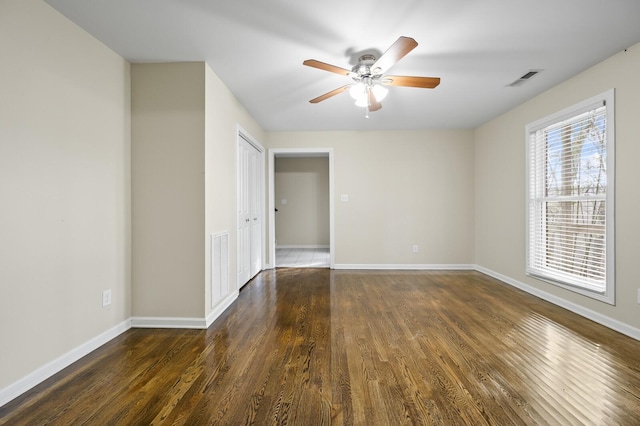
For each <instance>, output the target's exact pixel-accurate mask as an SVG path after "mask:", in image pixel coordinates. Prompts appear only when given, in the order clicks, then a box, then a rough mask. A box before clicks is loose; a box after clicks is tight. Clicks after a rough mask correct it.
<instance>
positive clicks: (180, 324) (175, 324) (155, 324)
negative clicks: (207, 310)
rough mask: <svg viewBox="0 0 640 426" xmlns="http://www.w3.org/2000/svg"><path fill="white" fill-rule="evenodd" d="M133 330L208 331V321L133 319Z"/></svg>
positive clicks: (194, 319) (202, 319) (181, 318)
mask: <svg viewBox="0 0 640 426" xmlns="http://www.w3.org/2000/svg"><path fill="white" fill-rule="evenodd" d="M131 328H190V329H206V328H207V320H206V318H188V317H131Z"/></svg>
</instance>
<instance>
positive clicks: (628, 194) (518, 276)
mask: <svg viewBox="0 0 640 426" xmlns="http://www.w3.org/2000/svg"><path fill="white" fill-rule="evenodd" d="M639 70H640V45H635V46H633V47H631V48H629V49H628V51H627V52H621V53H619V54H617V55H615V56H613V57H611V58H610V59H608V60H606V61H604V62H602V63H600V64H598V65H596V66H594V67H593V68H591V69H589V70H587V71H585V72H583V73H581V74H579V75H577V76H575V77H574V78H572V79H570V80H568V81H566V82H565V83H563V84H561V85H559V86H557V87H555V88H553V89H552V90H549V91H548V92H546V93H544V94H542V95H540V96H538V97H536V98H534V99H533V100H531V101H529V102H527V103H525V104H523V105H521V106H519V107H517V108H515V109H513V110H511V111H509V112H508V113H506V114H504V115H502V116H501V117H498V118H496V119H495V120H493V121H491V122H489V123H487V124H485V125H483V126H481V127H480V128H478V129H477V130H476V132H475V140H476V161H475V168H476V227H475V232H476V246H475V252H476V260H477V264H478V265H480V266H482V267H485V268H488V269H489V270H491V271H495V272H497V273H499V274H502V275H504V276H507V277H509V278H511V279H514V280H517V281H520V282H522V283H525V284H526V285H529V286H532V287H534V288H535V289H538V290H540V291H544V292H546V293H549V294H551V295H553V296H555V297H559V298H562V299H564V300H567V301H569V302H571V303H573V304H575V305H579V306H581V307H583V308H586V309H588V310H590V311H593V312H595V313H597V314H600V315H605V316H607V317H610V318H612V319H614V320H617V321H621V322H622V323H625V324H628V325H631V326H633V327H635V328H636V329H638V328H640V315H639V314H640V305H638V304H637V303H636V299H637V289H638V288H639V287H640V284H639V282H638V278H637V276H638V275H637V269H636V265H637V262H638V254H639V253H640V222H638V220H637V217H638V211H640V196H639V193H638V189H637V188H638V186H637V182H638V171H637V166H636V164H635V163H636V162H637V159H638V158H640V143H638V134H639V133H640V121H639V120H638V117H640V101H639V100H640V81H639V80H638V77H637V75H638V71H639ZM611 88H615V90H616V105H615V113H616V128H615V132H616V145H615V149H616V206H615V209H616V263H617V266H616V306H610V305H608V304H606V303H603V302H598V301H596V300H593V299H590V298H588V297H585V296H581V295H578V294H576V293H573V292H570V291H567V290H564V289H561V288H558V287H555V286H553V285H550V284H547V283H545V282H543V281H539V280H535V279H532V278H529V277H526V276H525V274H524V271H525V193H524V188H525V182H524V179H525V137H524V128H525V125H526V124H527V123H528V122H531V121H534V120H537V119H539V118H542V117H544V116H546V115H548V114H551V113H554V112H556V111H559V110H561V109H563V108H565V107H568V106H571V105H573V104H575V103H578V102H580V101H582V100H585V99H587V98H589V97H591V96H594V95H597V94H599V93H602V92H604V91H606V90H609V89H611Z"/></svg>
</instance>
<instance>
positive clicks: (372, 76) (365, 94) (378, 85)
mask: <svg viewBox="0 0 640 426" xmlns="http://www.w3.org/2000/svg"><path fill="white" fill-rule="evenodd" d="M417 45H418V43H417V42H416V41H415V40H414V39H412V38H411V37H399V38H398V40H396V41H395V43H393V44H392V45H391V47H389V49H387V51H386V52H384V53H383V54H382V56H381V57H380V58H376V57H375V56H374V55H362V56H360V58H359V59H358V63H357V64H356V65H355V66H354V67H353V68H352V69H351V71H349V70H348V69H345V68H340V67H337V66H335V65H331V64H327V63H324V62H320V61H316V60H315V59H307V60H306V61H304V62H303V63H302V64H303V65H306V66H309V67H313V68H318V69H321V70H324V71H329V72H333V73H336V74H340V75H344V76H347V77H351V78H352V79H353V80H354V81H355V83H352V84H347V85H345V86H342V87H339V88H337V89H335V90H332V91H330V92H327V93H325V94H324V95H320V96H318V97H317V98H313V99H311V100H310V101H309V102H311V103H312V104H316V103H318V102H322V101H324V100H325V99H329V98H330V97H332V96H335V95H338V94H340V93H342V92H346V91H347V90H348V91H349V93H350V95H351V96H352V97H353V98H354V99H355V100H356V105H357V106H360V107H365V108H366V110H365V111H366V113H365V117H366V118H369V111H371V112H373V111H378V110H379V109H380V108H382V104H381V103H380V102H381V101H382V99H383V98H384V97H385V96H386V95H387V92H388V89H387V88H386V87H384V86H406V87H422V88H425V89H433V88H434V87H436V86H437V85H438V84H440V78H438V77H412V76H404V75H384V73H385V72H386V71H387V70H388V69H389V68H391V67H392V66H393V65H394V64H395V63H396V62H398V61H399V60H400V59H402V58H403V57H404V56H405V55H406V54H407V53H409V52H411V51H412V50H413V49H415V47H416V46H417Z"/></svg>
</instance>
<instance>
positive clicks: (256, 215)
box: [249, 147, 262, 278]
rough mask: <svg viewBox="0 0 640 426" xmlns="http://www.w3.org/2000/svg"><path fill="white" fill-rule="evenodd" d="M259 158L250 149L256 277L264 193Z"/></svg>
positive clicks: (251, 264)
mask: <svg viewBox="0 0 640 426" xmlns="http://www.w3.org/2000/svg"><path fill="white" fill-rule="evenodd" d="M252 148H253V147H252ZM259 158H260V155H259V153H258V151H257V150H256V149H255V148H253V149H252V150H251V151H249V223H250V226H249V228H250V237H249V240H250V241H249V245H250V249H249V251H250V256H249V257H250V260H249V276H250V277H251V278H253V277H255V276H256V274H257V273H258V272H260V270H261V269H262V220H261V214H260V209H261V203H260V195H261V194H262V191H261V190H260V189H261V188H260V182H261V179H260V176H262V168H261V167H260V162H259Z"/></svg>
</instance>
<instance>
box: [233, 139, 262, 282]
mask: <svg viewBox="0 0 640 426" xmlns="http://www.w3.org/2000/svg"><path fill="white" fill-rule="evenodd" d="M260 157H261V156H260V152H259V151H258V150H257V149H256V148H255V147H254V146H253V145H251V144H250V143H249V142H247V141H246V140H244V139H243V138H239V143H238V203H237V204H238V286H240V287H242V286H243V285H244V284H246V283H247V281H249V280H250V279H251V278H253V277H254V276H255V275H256V274H257V273H258V272H260V269H261V268H262V219H261V214H260V212H261V203H260V199H261V193H262V192H261V190H260V188H261V186H260V185H261V182H262V179H261V173H262V168H261V167H260V161H259V159H260Z"/></svg>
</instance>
